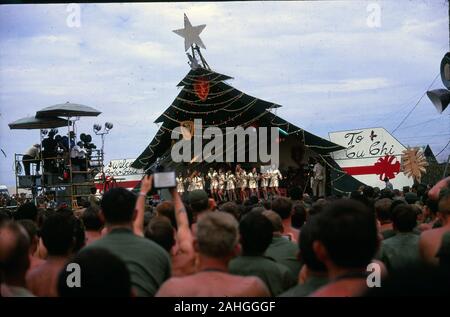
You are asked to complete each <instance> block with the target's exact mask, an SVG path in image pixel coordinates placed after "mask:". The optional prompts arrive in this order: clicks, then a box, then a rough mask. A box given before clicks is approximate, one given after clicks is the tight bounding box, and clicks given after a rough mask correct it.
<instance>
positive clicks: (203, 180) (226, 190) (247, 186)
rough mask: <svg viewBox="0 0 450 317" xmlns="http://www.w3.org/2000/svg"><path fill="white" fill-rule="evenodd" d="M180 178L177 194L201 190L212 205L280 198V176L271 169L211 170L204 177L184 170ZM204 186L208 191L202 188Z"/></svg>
mask: <svg viewBox="0 0 450 317" xmlns="http://www.w3.org/2000/svg"><path fill="white" fill-rule="evenodd" d="M186 175H187V176H184V175H183V173H179V174H178V176H177V178H176V181H177V191H178V192H179V193H180V194H183V193H184V192H186V191H187V192H190V191H193V190H196V189H204V190H207V191H209V192H210V195H211V197H212V198H214V199H215V200H216V201H225V200H226V201H235V200H238V199H239V200H241V201H244V200H245V199H247V198H248V197H249V195H250V196H252V195H254V196H257V197H258V199H260V198H261V197H262V198H264V199H265V200H267V199H269V195H272V196H274V195H280V190H279V183H280V180H281V179H282V175H281V172H280V170H279V169H278V168H276V167H275V166H271V167H268V168H264V170H263V171H260V172H258V170H257V168H256V167H253V168H252V169H251V170H250V171H249V172H247V171H246V170H245V169H243V168H242V167H241V165H239V164H238V165H237V166H236V169H235V171H234V173H233V172H232V170H231V169H228V170H226V171H225V170H224V169H222V168H219V169H218V170H215V169H214V168H210V169H209V170H208V172H207V173H206V174H205V175H204V174H203V173H202V172H200V171H194V172H192V173H190V171H189V170H188V171H187V173H186ZM206 186H208V188H206Z"/></svg>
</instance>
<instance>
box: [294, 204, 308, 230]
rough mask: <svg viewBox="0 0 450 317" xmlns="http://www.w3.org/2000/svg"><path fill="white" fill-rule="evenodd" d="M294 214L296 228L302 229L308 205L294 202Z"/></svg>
mask: <svg viewBox="0 0 450 317" xmlns="http://www.w3.org/2000/svg"><path fill="white" fill-rule="evenodd" d="M292 209H293V211H294V212H293V214H292V219H291V222H292V226H293V227H294V228H297V229H300V228H301V227H303V225H304V224H305V221H306V207H305V205H304V204H303V203H302V202H299V203H297V204H294V207H293V208H292Z"/></svg>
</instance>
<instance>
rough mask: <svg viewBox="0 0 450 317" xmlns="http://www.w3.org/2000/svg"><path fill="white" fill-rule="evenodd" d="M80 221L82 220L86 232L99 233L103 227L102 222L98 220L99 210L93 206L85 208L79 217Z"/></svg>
mask: <svg viewBox="0 0 450 317" xmlns="http://www.w3.org/2000/svg"><path fill="white" fill-rule="evenodd" d="M81 220H83V223H84V227H85V228H86V230H90V231H100V229H101V228H102V227H103V221H102V219H101V218H100V209H98V208H96V207H93V206H90V207H88V208H86V210H85V211H84V212H83V215H82V216H81Z"/></svg>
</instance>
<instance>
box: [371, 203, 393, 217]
mask: <svg viewBox="0 0 450 317" xmlns="http://www.w3.org/2000/svg"><path fill="white" fill-rule="evenodd" d="M391 205H392V200H391V199H389V198H382V199H378V200H377V201H376V202H375V214H376V215H377V218H378V219H379V220H385V221H387V220H391Z"/></svg>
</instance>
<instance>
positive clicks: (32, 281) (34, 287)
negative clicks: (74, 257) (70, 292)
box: [26, 257, 67, 297]
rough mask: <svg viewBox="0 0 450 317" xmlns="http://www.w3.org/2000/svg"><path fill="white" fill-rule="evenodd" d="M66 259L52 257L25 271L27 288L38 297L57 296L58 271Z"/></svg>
mask: <svg viewBox="0 0 450 317" xmlns="http://www.w3.org/2000/svg"><path fill="white" fill-rule="evenodd" d="M66 261H67V259H66V258H60V257H54V258H51V259H47V260H46V261H45V262H44V263H43V264H41V265H39V266H38V267H36V268H34V269H32V270H30V271H29V272H28V273H27V276H26V280H27V288H28V289H29V290H30V291H31V292H32V293H33V294H34V295H36V296H39V297H57V296H58V291H57V281H58V276H59V272H60V271H61V270H62V269H63V267H64V265H65V263H66Z"/></svg>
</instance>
